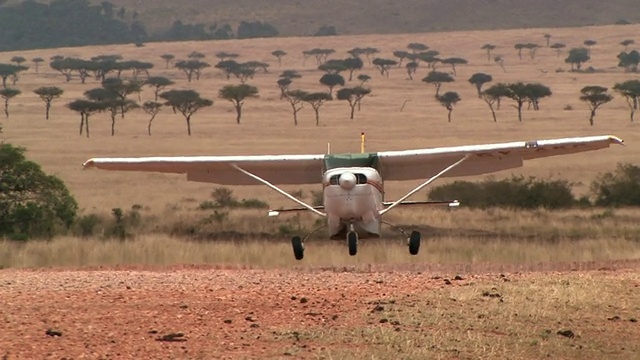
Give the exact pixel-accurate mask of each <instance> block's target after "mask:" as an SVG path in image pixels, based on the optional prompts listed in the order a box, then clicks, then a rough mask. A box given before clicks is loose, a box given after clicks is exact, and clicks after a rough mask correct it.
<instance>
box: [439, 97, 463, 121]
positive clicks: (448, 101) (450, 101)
mask: <svg viewBox="0 0 640 360" xmlns="http://www.w3.org/2000/svg"><path fill="white" fill-rule="evenodd" d="M436 99H437V100H438V102H439V103H440V105H442V106H444V107H445V108H446V109H447V110H448V111H449V112H448V113H447V119H448V121H449V122H451V112H452V111H453V107H454V106H455V105H456V104H457V103H458V102H459V101H460V95H458V93H457V92H455V91H447V92H446V93H444V94H442V96H436Z"/></svg>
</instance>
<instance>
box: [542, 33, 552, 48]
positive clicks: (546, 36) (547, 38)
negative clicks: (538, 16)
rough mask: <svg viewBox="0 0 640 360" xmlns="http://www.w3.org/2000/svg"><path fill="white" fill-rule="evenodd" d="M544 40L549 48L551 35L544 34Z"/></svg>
mask: <svg viewBox="0 0 640 360" xmlns="http://www.w3.org/2000/svg"><path fill="white" fill-rule="evenodd" d="M542 37H544V40H545V41H546V42H547V47H549V42H551V34H544V35H543V36H542Z"/></svg>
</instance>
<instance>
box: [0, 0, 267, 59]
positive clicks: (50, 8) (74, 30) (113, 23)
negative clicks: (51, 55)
mask: <svg viewBox="0 0 640 360" xmlns="http://www.w3.org/2000/svg"><path fill="white" fill-rule="evenodd" d="M2 3H3V1H1V0H0V51H11V50H26V49H41V48H58V47H67V46H85V45H104V44H124V43H137V44H140V43H144V42H148V41H176V40H211V39H231V38H240V39H242V38H254V37H272V36H277V35H278V34H279V33H278V30H277V29H276V28H275V27H274V26H273V25H271V24H269V23H266V22H264V23H263V22H260V21H254V22H246V21H243V22H241V23H240V25H239V26H238V28H237V29H236V31H235V33H234V31H233V29H232V28H231V26H229V25H228V24H226V25H222V26H217V25H211V26H205V25H203V24H196V25H191V24H183V23H182V22H181V21H176V22H175V23H174V24H173V26H172V27H171V28H170V29H169V30H167V31H166V32H164V33H160V34H155V35H149V34H148V33H147V31H146V28H145V25H144V24H143V23H142V22H141V21H139V20H138V14H137V13H136V12H128V11H127V10H126V9H125V8H124V7H121V8H117V7H116V6H115V5H113V4H112V3H110V2H108V1H103V2H102V3H100V5H92V4H91V3H90V2H89V1H88V0H53V1H51V2H50V3H49V4H43V3H38V2H36V1H24V2H22V3H20V4H18V5H14V6H8V5H2Z"/></svg>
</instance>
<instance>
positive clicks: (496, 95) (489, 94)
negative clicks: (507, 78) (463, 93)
mask: <svg viewBox="0 0 640 360" xmlns="http://www.w3.org/2000/svg"><path fill="white" fill-rule="evenodd" d="M508 92H509V90H508V89H507V86H506V85H505V84H501V83H498V84H495V85H492V86H491V87H489V88H488V89H486V90H484V91H483V92H482V93H481V96H480V97H481V98H482V100H484V102H485V103H487V105H488V106H489V110H491V115H492V116H493V122H497V121H498V118H497V117H496V111H495V109H494V108H493V105H494V104H495V105H497V109H500V99H502V98H503V97H507V95H508Z"/></svg>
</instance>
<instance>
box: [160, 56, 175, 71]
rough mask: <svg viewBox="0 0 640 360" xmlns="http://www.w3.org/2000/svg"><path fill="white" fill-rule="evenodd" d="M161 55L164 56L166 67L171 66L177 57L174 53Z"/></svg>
mask: <svg viewBox="0 0 640 360" xmlns="http://www.w3.org/2000/svg"><path fill="white" fill-rule="evenodd" d="M160 57H161V58H162V60H164V62H165V63H164V67H165V69H168V68H169V65H171V64H172V63H173V59H175V58H176V57H175V55H173V54H162V55H160Z"/></svg>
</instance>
